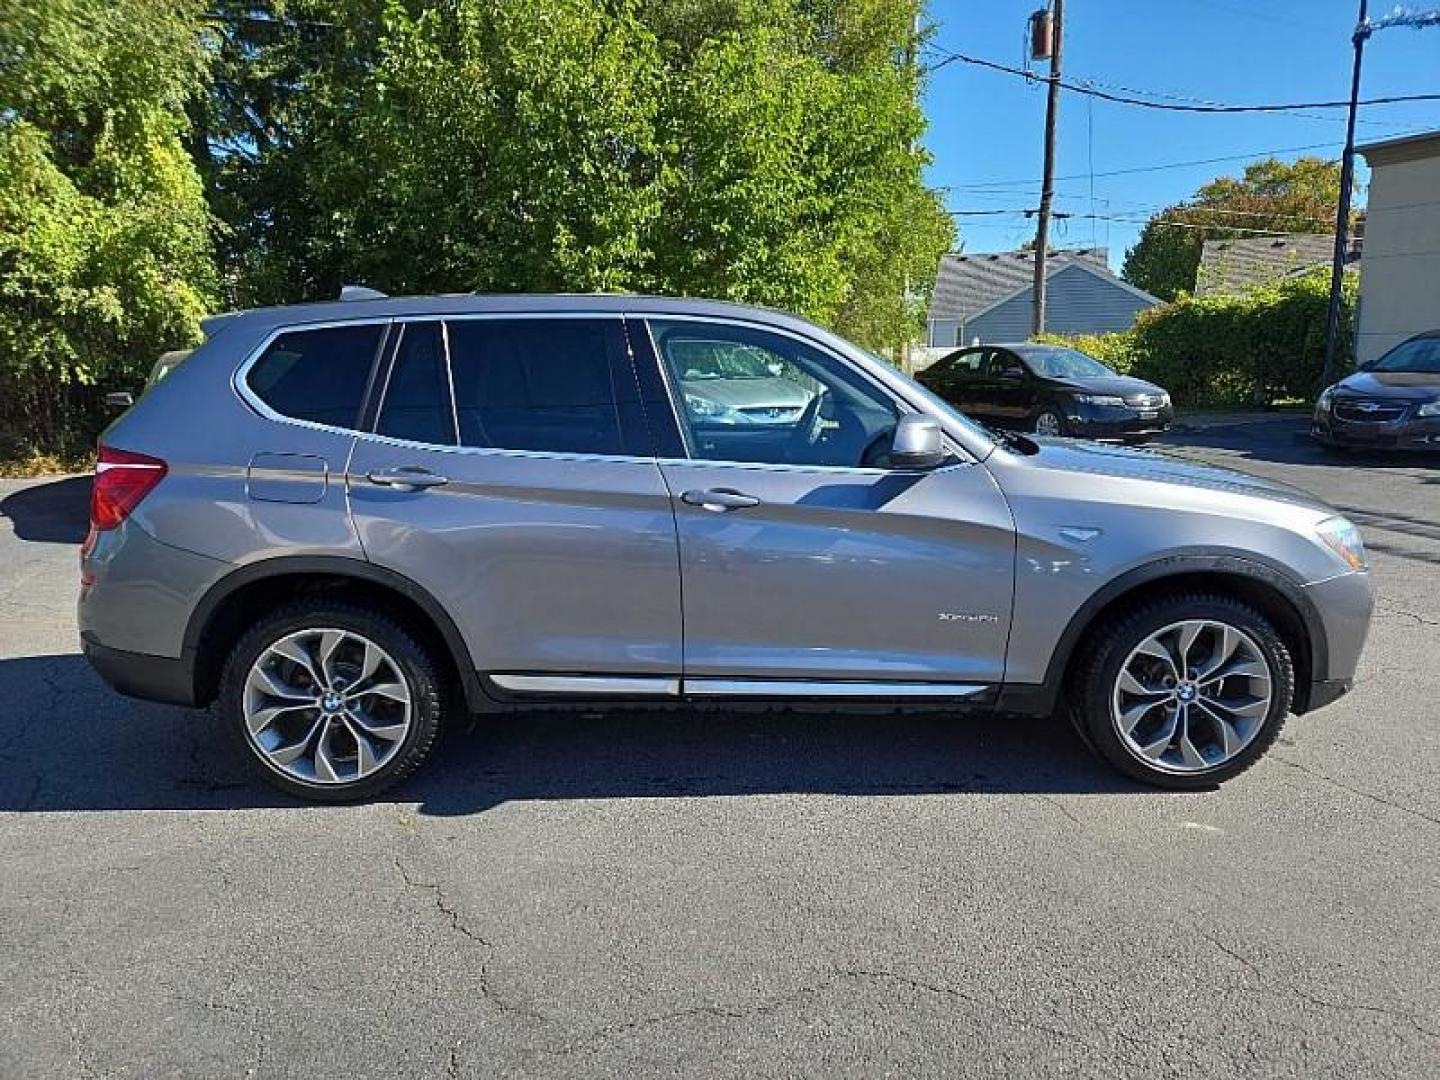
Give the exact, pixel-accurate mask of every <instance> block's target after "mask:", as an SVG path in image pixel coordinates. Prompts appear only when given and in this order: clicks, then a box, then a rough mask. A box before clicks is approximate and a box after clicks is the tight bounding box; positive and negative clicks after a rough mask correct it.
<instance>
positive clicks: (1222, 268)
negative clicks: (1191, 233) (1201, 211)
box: [1195, 233, 1335, 296]
mask: <svg viewBox="0 0 1440 1080" xmlns="http://www.w3.org/2000/svg"><path fill="white" fill-rule="evenodd" d="M1334 251H1335V237H1333V236H1327V235H1326V234H1324V233H1285V234H1283V235H1280V236H1247V237H1244V238H1243V239H1239V240H1206V241H1205V246H1204V247H1203V248H1201V250H1200V269H1199V270H1198V271H1197V272H1196V275H1195V295H1196V296H1217V295H1223V294H1226V293H1237V292H1244V291H1245V290H1246V289H1248V288H1250V287H1251V286H1253V285H1263V284H1264V283H1265V282H1267V281H1275V280H1277V279H1279V278H1283V277H1288V276H1290V275H1291V274H1296V273H1302V272H1304V271H1305V270H1308V269H1310V268H1311V267H1314V266H1325V265H1329V263H1330V260H1331V258H1333V256H1334Z"/></svg>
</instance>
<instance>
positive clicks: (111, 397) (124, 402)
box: [105, 390, 135, 409]
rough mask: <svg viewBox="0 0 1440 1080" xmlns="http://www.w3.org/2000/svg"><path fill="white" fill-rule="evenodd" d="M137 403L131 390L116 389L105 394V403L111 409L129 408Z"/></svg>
mask: <svg viewBox="0 0 1440 1080" xmlns="http://www.w3.org/2000/svg"><path fill="white" fill-rule="evenodd" d="M134 404H135V395H134V394H132V393H130V391H129V390H114V391H111V392H110V393H108V394H106V395H105V405H106V406H107V407H108V408H111V409H128V408H129V407H130V406H131V405H134Z"/></svg>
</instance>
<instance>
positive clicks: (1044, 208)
mask: <svg viewBox="0 0 1440 1080" xmlns="http://www.w3.org/2000/svg"><path fill="white" fill-rule="evenodd" d="M1054 5H1055V33H1054V37H1053V39H1052V41H1051V45H1050V91H1049V93H1048V94H1047V95H1046V99H1045V173H1044V176H1043V177H1042V178H1041V181H1040V210H1039V212H1038V213H1037V215H1036V217H1037V219H1038V221H1037V223H1036V226H1035V284H1034V287H1033V288H1032V289H1031V290H1030V291H1031V294H1032V297H1033V302H1034V305H1033V309H1032V311H1031V315H1030V333H1031V336H1032V337H1033V336H1036V335H1038V334H1043V333H1044V332H1045V259H1046V256H1047V254H1048V249H1049V246H1050V203H1051V202H1052V201H1053V199H1054V196H1055V122H1056V114H1057V113H1058V112H1059V111H1060V45H1061V42H1062V41H1063V40H1064V38H1065V0H1054Z"/></svg>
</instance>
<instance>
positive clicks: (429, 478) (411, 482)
mask: <svg viewBox="0 0 1440 1080" xmlns="http://www.w3.org/2000/svg"><path fill="white" fill-rule="evenodd" d="M366 479H368V480H369V481H370V482H371V483H372V484H379V485H381V486H382V487H398V488H405V489H407V490H409V491H420V490H423V489H424V488H432V487H440V486H441V485H442V484H448V483H449V482H450V478H449V477H448V476H441V475H439V474H438V473H433V472H430V471H429V470H428V469H421V468H419V467H418V466H414V465H409V466H403V467H401V468H399V469H389V470H386V471H384V472H372V473H367V474H366Z"/></svg>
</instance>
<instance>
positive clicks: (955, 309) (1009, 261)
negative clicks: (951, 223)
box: [930, 248, 1110, 321]
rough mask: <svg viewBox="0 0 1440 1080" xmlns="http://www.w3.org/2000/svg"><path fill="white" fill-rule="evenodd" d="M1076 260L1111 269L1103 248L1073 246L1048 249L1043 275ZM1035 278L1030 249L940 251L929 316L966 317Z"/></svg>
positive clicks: (941, 317) (1060, 268)
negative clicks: (972, 251) (957, 252)
mask: <svg viewBox="0 0 1440 1080" xmlns="http://www.w3.org/2000/svg"><path fill="white" fill-rule="evenodd" d="M1076 262H1083V263H1086V264H1088V265H1089V266H1090V267H1091V268H1092V269H1096V270H1100V271H1102V272H1103V273H1105V274H1107V275H1108V274H1109V273H1110V270H1109V266H1108V262H1109V252H1108V251H1107V250H1106V249H1105V248H1075V249H1069V250H1063V249H1062V250H1059V251H1052V252H1050V255H1049V257H1048V258H1047V259H1046V264H1045V277H1046V278H1047V279H1049V278H1050V277H1051V276H1052V275H1053V274H1055V272H1056V271H1058V270H1062V269H1064V268H1065V267H1067V266H1069V265H1070V264H1072V263H1076ZM1034 279H1035V256H1034V253H1032V252H1029V251H1002V252H994V253H989V254H977V255H965V254H955V255H943V256H941V258H940V272H939V274H938V275H937V276H936V278H935V291H934V292H933V293H931V296H930V318H931V319H959V320H962V321H963V320H966V319H968V318H970V316H972V315H974V314H975V313H976V312H979V311H983V310H985V308H987V307H989V306H990V305H991V304H993V303H995V301H997V300H999V299H1001V298H1003V297H1006V296H1009V295H1010V294H1011V293H1013V292H1015V291H1016V290H1018V289H1023V288H1024V287H1025V286H1027V285H1029V284H1030V283H1031V282H1032V281H1034Z"/></svg>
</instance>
